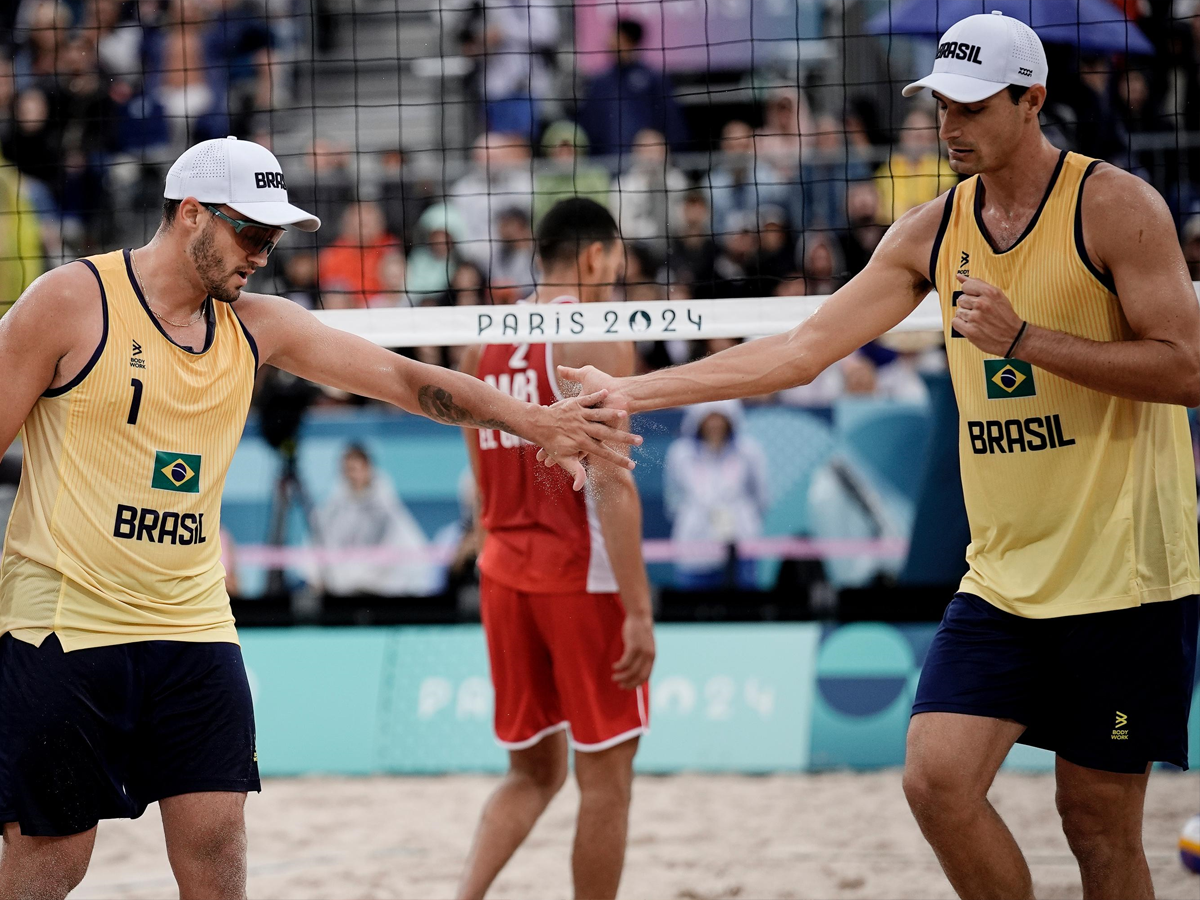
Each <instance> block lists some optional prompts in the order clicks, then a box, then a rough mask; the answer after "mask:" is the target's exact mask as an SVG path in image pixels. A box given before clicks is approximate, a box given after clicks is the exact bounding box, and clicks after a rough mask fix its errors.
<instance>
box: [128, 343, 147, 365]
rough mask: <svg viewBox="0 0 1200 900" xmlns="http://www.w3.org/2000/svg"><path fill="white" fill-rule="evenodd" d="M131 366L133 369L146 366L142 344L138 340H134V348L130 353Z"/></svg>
mask: <svg viewBox="0 0 1200 900" xmlns="http://www.w3.org/2000/svg"><path fill="white" fill-rule="evenodd" d="M129 367H130V368H131V369H144V368H146V360H145V359H144V358H143V357H142V345H141V344H139V343H138V342H137V341H134V342H133V349H132V350H131V351H130V353H129Z"/></svg>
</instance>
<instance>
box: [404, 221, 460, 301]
mask: <svg viewBox="0 0 1200 900" xmlns="http://www.w3.org/2000/svg"><path fill="white" fill-rule="evenodd" d="M463 230H464V229H463V223H462V217H461V216H459V214H458V212H457V211H456V210H455V209H454V208H453V207H452V206H449V205H448V204H445V203H436V204H434V205H433V206H431V207H429V209H427V210H425V212H424V213H422V214H421V220H420V221H419V222H418V223H417V234H418V236H419V241H420V242H419V243H418V245H417V247H415V248H414V249H413V252H412V254H411V255H410V256H409V258H408V296H409V297H411V298H412V301H413V303H414V305H420V304H423V303H424V302H425V301H435V302H441V300H442V299H443V298H445V297H446V296H447V295H448V292H449V290H450V283H451V281H453V279H454V274H455V273H456V272H457V271H458V267H459V265H460V264H461V263H462V256H461V255H460V254H459V251H458V247H459V245H460V244H461V243H462V238H463Z"/></svg>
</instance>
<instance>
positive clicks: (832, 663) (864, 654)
mask: <svg viewBox="0 0 1200 900" xmlns="http://www.w3.org/2000/svg"><path fill="white" fill-rule="evenodd" d="M915 664H916V662H915V660H914V658H913V651H912V646H911V644H910V643H909V642H908V641H907V640H905V638H904V636H903V635H902V634H901V633H900V632H899V631H898V630H897V629H895V628H894V627H892V626H891V625H884V624H879V623H864V624H858V625H846V626H843V627H841V628H838V629H836V630H834V631H831V632H829V633H828V634H827V635H826V636H825V639H824V641H822V643H821V650H820V653H819V654H818V656H817V690H818V692H819V694H820V697H821V699H822V700H823V701H824V702H825V703H826V704H827V705H828V706H829V708H830V709H833V710H836V711H837V712H840V713H842V714H843V715H847V716H853V717H855V718H866V717H870V716H875V715H878V714H879V713H882V712H883V711H884V710H886V709H888V707H890V706H891V705H892V704H893V703H895V702H896V699H897V698H898V697H899V696H900V695H901V693H902V692H903V691H904V690H905V689H906V687H907V685H908V681H909V678H910V677H911V675H912V673H913V669H914V667H915Z"/></svg>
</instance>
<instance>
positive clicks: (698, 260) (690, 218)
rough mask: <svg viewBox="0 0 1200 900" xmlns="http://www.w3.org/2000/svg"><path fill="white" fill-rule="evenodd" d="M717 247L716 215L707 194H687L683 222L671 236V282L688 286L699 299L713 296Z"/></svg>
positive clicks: (696, 191)
mask: <svg viewBox="0 0 1200 900" xmlns="http://www.w3.org/2000/svg"><path fill="white" fill-rule="evenodd" d="M716 259H717V245H716V242H715V241H714V240H713V227H712V213H711V211H710V210H709V206H708V197H707V196H706V195H705V193H704V191H700V190H693V191H689V192H688V193H687V194H685V195H684V198H683V210H682V223H681V224H680V226H679V228H678V230H676V231H674V232H673V233H672V235H671V243H670V246H669V248H668V250H667V265H668V268H669V269H670V270H671V273H672V278H671V280H672V281H673V282H674V281H680V282H682V283H684V284H686V285H688V286H689V287H690V289H691V295H692V296H693V297H695V298H697V299H703V298H706V297H712V296H713V287H714V281H715V279H716V274H715V272H714V271H713V266H714V265H715V263H716Z"/></svg>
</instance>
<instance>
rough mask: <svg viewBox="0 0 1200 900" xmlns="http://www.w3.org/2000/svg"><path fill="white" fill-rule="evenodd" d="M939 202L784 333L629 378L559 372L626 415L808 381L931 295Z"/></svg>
mask: <svg viewBox="0 0 1200 900" xmlns="http://www.w3.org/2000/svg"><path fill="white" fill-rule="evenodd" d="M944 202H945V201H944V198H940V197H939V198H938V199H937V200H934V201H931V202H930V203H927V204H925V205H923V206H920V207H917V208H916V209H914V210H911V211H910V212H908V213H907V214H905V215H904V216H902V217H901V218H900V219H899V220H898V221H897V222H896V224H895V225H893V226H892V227H891V229H890V230H889V231H888V233H887V234H886V235H885V236H884V238H883V240H882V241H881V242H880V244H879V247H878V248H877V249H876V250H875V255H874V256H872V257H871V261H870V262H869V263H868V264H867V266H866V268H865V269H863V270H862V271H861V272H860V273H859V274H858V275H856V276H855V277H854V278H853V279H852V280H851V281H850V282H849V283H848V284H847V285H846V286H845V287H843V288H841V289H840V290H839V291H837V292H836V293H835V294H834V295H833V296H832V297H830V298H829V300H827V301H826V302H825V303H824V304H823V305H822V306H821V308H820V309H819V310H817V312H816V313H814V314H813V315H812V316H811V317H810V318H808V319H807V320H805V321H804V322H802V323H800V324H799V325H797V326H796V327H795V328H793V329H792V330H791V331H789V332H787V333H786V334H779V335H774V336H772V337H767V338H761V339H759V340H756V341H750V342H748V343H745V344H740V345H738V346H736V347H731V348H730V349H728V350H722V351H721V352H720V353H714V354H713V355H712V356H710V357H708V358H706V359H702V360H699V361H697V362H694V363H689V364H687V365H685V366H679V367H678V368H674V369H662V370H660V371H657V372H651V373H649V374H646V375H638V376H635V377H632V378H621V379H611V378H607V377H602V376H601V374H600V373H599V372H598V371H597V370H595V369H591V368H585V369H579V370H571V371H565V370H564V372H563V374H564V375H566V376H567V377H569V378H571V379H572V380H578V381H581V382H582V384H583V389H584V390H586V391H593V390H597V389H599V388H601V387H603V388H606V389H607V390H608V391H609V397H608V400H607V401H606V403H607V404H609V405H616V406H621V407H623V408H625V409H627V410H629V412H630V413H636V412H645V411H647V410H651V409H663V408H666V407H671V406H685V405H687V404H690V403H703V402H706V401H709V400H729V399H733V398H736V397H752V396H756V395H758V394H770V393H774V392H775V391H779V390H783V389H784V388H789V387H794V386H796V385H798V384H807V383H808V382H810V381H812V380H813V379H814V378H816V377H817V375H818V374H820V372H822V371H823V370H824V369H825V368H826V367H828V366H830V365H832V364H833V363H835V362H837V361H838V360H839V359H841V358H842V357H844V356H848V355H849V354H850V353H853V352H854V351H855V350H857V349H858V348H859V347H861V346H862V345H863V344H865V343H867V342H868V341H871V340H874V339H875V338H877V337H879V336H880V335H881V334H884V333H885V332H887V331H889V330H890V329H891V328H893V327H894V326H895V325H896V324H897V323H899V322H900V321H901V320H903V319H904V318H905V317H906V316H907V315H908V314H909V313H910V312H912V311H913V309H915V308H916V306H917V304H918V303H920V302H921V300H922V299H923V298H924V297H925V295H926V294H927V293H929V290H930V288H931V285H930V283H929V279H928V268H929V254H930V250H931V249H932V247H933V239H934V235H935V234H936V232H937V227H938V224H939V222H940V219H941V214H942V209H943V204H944Z"/></svg>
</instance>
